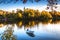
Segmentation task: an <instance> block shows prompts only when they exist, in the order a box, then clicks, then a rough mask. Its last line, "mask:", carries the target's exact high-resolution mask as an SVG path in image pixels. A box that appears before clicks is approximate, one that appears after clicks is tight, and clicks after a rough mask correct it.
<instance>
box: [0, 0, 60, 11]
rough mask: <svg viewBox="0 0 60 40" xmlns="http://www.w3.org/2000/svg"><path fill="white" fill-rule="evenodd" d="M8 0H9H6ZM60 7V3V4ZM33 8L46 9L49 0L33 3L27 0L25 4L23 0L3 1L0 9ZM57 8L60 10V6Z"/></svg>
mask: <svg viewBox="0 0 60 40" xmlns="http://www.w3.org/2000/svg"><path fill="white" fill-rule="evenodd" d="M5 1H8V0H5ZM58 6H59V7H60V5H58ZM24 7H25V8H31V9H38V10H40V11H42V10H46V7H47V2H46V1H39V2H38V3H37V2H33V3H31V2H30V1H27V3H25V4H23V2H22V1H18V2H16V3H13V1H12V2H11V3H8V4H6V3H1V4H0V10H6V11H12V10H16V9H22V10H23V8H24ZM59 7H58V8H57V10H60V8H59Z"/></svg>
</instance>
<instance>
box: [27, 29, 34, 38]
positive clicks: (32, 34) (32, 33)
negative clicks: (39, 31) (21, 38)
mask: <svg viewBox="0 0 60 40" xmlns="http://www.w3.org/2000/svg"><path fill="white" fill-rule="evenodd" d="M26 33H27V34H28V35H29V36H31V37H35V34H34V31H31V30H29V29H27V31H26Z"/></svg>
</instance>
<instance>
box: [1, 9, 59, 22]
mask: <svg viewBox="0 0 60 40" xmlns="http://www.w3.org/2000/svg"><path fill="white" fill-rule="evenodd" d="M50 19H53V20H56V19H58V20H60V12H58V11H53V12H52V11H50V12H48V11H45V10H43V11H42V12H40V11H39V10H34V9H28V8H27V9H24V11H22V10H20V9H19V10H17V11H16V12H11V13H6V14H4V13H3V14H1V13H0V21H8V22H10V21H13V22H16V21H20V20H22V21H28V20H30V21H31V20H40V21H45V20H50Z"/></svg>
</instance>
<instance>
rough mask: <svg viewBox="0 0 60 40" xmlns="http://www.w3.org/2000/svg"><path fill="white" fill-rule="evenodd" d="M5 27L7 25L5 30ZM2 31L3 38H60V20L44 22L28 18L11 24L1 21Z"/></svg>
mask: <svg viewBox="0 0 60 40" xmlns="http://www.w3.org/2000/svg"><path fill="white" fill-rule="evenodd" d="M4 27H6V28H5V30H3V29H4ZM2 31H3V32H2ZM0 32H2V33H0V34H1V35H0V36H1V39H2V40H22V39H24V40H25V39H26V40H28V39H32V40H35V39H36V40H37V39H41V38H42V39H43V38H50V39H52V38H53V39H55V38H56V39H57V38H60V20H55V21H53V20H48V21H42V22H41V21H39V20H36V21H33V20H32V21H28V20H27V21H20V22H17V23H10V24H7V23H0ZM16 36H17V37H16Z"/></svg>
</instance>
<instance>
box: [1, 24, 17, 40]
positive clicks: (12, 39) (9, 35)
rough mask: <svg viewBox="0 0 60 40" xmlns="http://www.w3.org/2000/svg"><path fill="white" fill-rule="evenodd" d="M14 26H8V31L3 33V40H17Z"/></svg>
mask: <svg viewBox="0 0 60 40" xmlns="http://www.w3.org/2000/svg"><path fill="white" fill-rule="evenodd" d="M13 26H14V25H7V29H6V30H5V31H4V32H3V34H2V36H1V38H2V40H16V36H15V35H14V34H13V32H14V30H13V28H14V27H13Z"/></svg>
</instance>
